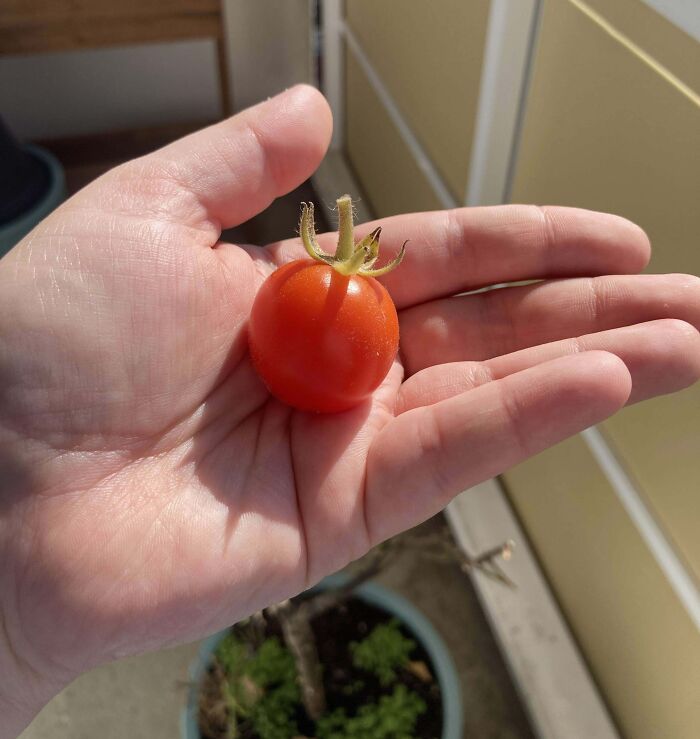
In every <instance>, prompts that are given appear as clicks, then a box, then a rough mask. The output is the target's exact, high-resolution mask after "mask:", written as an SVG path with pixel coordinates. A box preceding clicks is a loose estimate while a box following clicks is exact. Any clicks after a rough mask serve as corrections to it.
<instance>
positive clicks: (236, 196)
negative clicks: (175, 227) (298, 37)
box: [127, 85, 332, 228]
mask: <svg viewBox="0 0 700 739" xmlns="http://www.w3.org/2000/svg"><path fill="white" fill-rule="evenodd" d="M331 128H332V120H331V113H330V109H329V107H328V104H327V103H326V101H325V99H324V98H323V96H322V95H321V93H320V92H318V91H317V90H315V89H314V88H312V87H309V86H308V85H298V86H296V87H293V88H291V89H289V90H286V91H285V92H283V93H281V94H280V95H277V96H276V97H273V98H271V99H270V100H267V101H265V102H263V103H260V104H259V105H255V106H254V107H252V108H248V109H247V110H244V111H243V112H241V113H239V114H238V115H235V116H233V117H232V118H229V119H227V120H225V121H222V122H221V123H217V124H215V125H213V126H209V127H208V128H205V129H203V130H201V131H198V132H196V133H193V134H191V135H190V136H186V137H185V138H183V139H180V140H179V141H176V142H174V143H173V144H170V145H169V146H166V147H164V148H163V149H160V150H158V151H156V152H154V153H153V154H150V155H149V156H147V157H144V158H142V159H139V160H136V161H135V162H132V163H130V165H129V166H131V167H132V168H133V171H134V172H136V173H138V176H139V177H140V178H141V180H142V181H141V186H142V187H149V186H150V188H151V189H152V190H153V193H152V194H153V196H154V197H156V196H158V195H160V197H161V199H163V197H165V198H166V199H167V198H169V199H170V200H171V201H172V204H173V207H177V215H178V217H184V218H187V219H189V221H190V222H191V225H198V224H197V222H201V221H214V222H216V225H217V226H218V227H219V228H229V227H232V226H236V225H238V224H239V223H242V222H243V221H246V220H248V219H249V218H251V217H252V216H254V215H256V214H257V213H259V212H261V211H262V210H264V209H265V208H266V207H267V206H268V205H269V204H270V203H271V202H272V201H273V200H274V199H275V198H276V197H278V196H280V195H283V194H285V193H287V192H289V191H290V190H292V189H294V188H295V187H297V186H298V185H299V184H300V183H302V182H303V181H304V180H305V179H307V178H308V177H309V176H310V175H311V174H312V173H313V172H314V170H315V169H316V167H318V165H319V163H320V162H321V159H322V158H323V155H324V154H325V152H326V149H327V147H328V142H329V141H330V135H331ZM127 172H128V170H127ZM144 173H145V174H144ZM144 177H145V182H144V181H143V179H144ZM149 178H150V180H149ZM164 182H165V183H166V184H165V185H164V184H163V183H164ZM168 184H170V185H173V186H174V189H173V187H170V188H168ZM164 187H165V191H163V188H164ZM181 193H186V194H189V195H190V196H191V198H190V199H189V200H188V199H187V198H183V197H182V196H181Z"/></svg>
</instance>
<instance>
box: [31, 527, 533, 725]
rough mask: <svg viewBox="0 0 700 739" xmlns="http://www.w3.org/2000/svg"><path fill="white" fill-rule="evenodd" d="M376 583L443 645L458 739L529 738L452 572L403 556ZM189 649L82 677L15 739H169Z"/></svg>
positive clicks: (471, 603) (460, 580) (473, 608)
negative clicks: (451, 671) (455, 689)
mask: <svg viewBox="0 0 700 739" xmlns="http://www.w3.org/2000/svg"><path fill="white" fill-rule="evenodd" d="M441 525H442V520H441V517H439V518H437V519H434V520H432V521H429V522H427V523H426V524H423V526H421V527H418V529H415V530H414V531H415V532H416V533H420V534H423V533H425V532H426V531H430V530H433V529H435V528H437V527H439V526H441ZM411 535H413V534H412V532H409V533H408V534H406V535H405V536H411ZM377 580H378V582H380V583H381V584H383V585H385V586H387V587H390V588H392V589H393V590H395V591H397V592H398V593H400V594H401V595H403V596H405V597H407V598H408V599H410V600H411V601H412V602H413V603H414V604H415V605H416V606H417V607H418V608H419V609H420V610H421V611H423V613H424V614H425V615H426V616H427V617H428V618H429V619H430V620H431V621H432V623H433V625H434V626H435V628H436V629H437V630H438V632H439V633H440V634H441V635H442V637H443V639H444V640H445V642H446V644H447V647H448V649H449V651H450V653H451V654H452V657H453V659H454V661H455V664H456V666H457V670H458V673H459V676H460V681H461V686H462V700H463V705H464V720H465V724H464V725H465V730H464V737H465V739H472V738H474V739H532V737H533V734H532V732H531V730H530V728H529V726H528V723H527V719H526V718H525V715H524V713H523V710H522V707H521V705H520V702H519V700H518V696H517V694H516V692H515V690H514V688H513V685H512V684H511V681H510V678H509V676H508V673H507V670H506V668H505V666H504V663H503V660H502V658H501V655H500V653H499V651H498V648H497V646H496V643H495V642H494V639H493V637H492V635H491V632H490V630H489V627H488V624H487V622H486V620H485V617H484V614H483V612H482V610H481V606H480V605H479V602H478V600H477V597H476V594H475V593H474V590H473V588H472V586H471V583H470V581H469V579H468V578H467V577H466V576H465V575H463V574H462V573H461V572H460V570H459V568H458V567H457V566H456V565H454V564H452V563H439V562H434V561H430V560H427V559H426V558H425V557H422V556H420V554H419V553H418V552H416V551H413V550H409V551H407V552H406V553H405V554H403V555H402V556H401V558H400V559H399V560H398V561H397V562H396V563H395V564H394V565H393V566H392V567H391V568H390V569H389V570H387V571H386V572H384V573H382V575H381V576H380V577H379V578H377ZM197 647H198V645H197V644H190V645H187V646H183V647H178V648H176V649H168V650H165V651H162V652H156V653H154V654H149V655H145V656H141V657H132V658H129V659H125V660H121V661H120V662H116V663H113V664H111V665H107V666H105V667H100V668H98V669H96V670H93V671H91V672H90V673H87V674H85V675H82V676H81V677H80V678H78V679H77V680H76V681H75V682H74V683H73V684H72V685H70V686H69V687H68V688H66V689H65V690H64V691H63V692H62V693H61V694H60V695H58V696H57V697H56V698H55V699H54V700H53V701H52V702H51V703H50V704H49V705H48V706H46V707H45V708H44V710H43V711H42V712H41V713H40V714H39V716H38V717H37V718H36V719H35V721H34V722H33V723H32V725H31V726H30V727H29V728H28V729H26V730H25V731H24V732H23V734H22V735H21V739H95V738H96V737H99V738H100V739H124V738H125V737H128V739H166V738H167V739H172V738H173V737H177V736H178V732H179V719H180V712H181V710H182V707H183V705H184V703H185V696H186V692H187V682H186V681H187V669H188V666H189V664H190V662H191V661H192V660H193V659H194V656H195V654H196V652H197Z"/></svg>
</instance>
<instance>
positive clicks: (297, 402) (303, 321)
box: [248, 260, 399, 413]
mask: <svg viewBox="0 0 700 739" xmlns="http://www.w3.org/2000/svg"><path fill="white" fill-rule="evenodd" d="M248 339H249V346H250V353H251V357H252V359H253V363H254V365H255V368H256V370H257V371H258V373H259V374H260V376H261V377H262V379H263V380H264V382H265V384H266V385H267V387H268V388H269V390H270V392H271V393H272V394H273V395H274V396H275V397H277V398H278V399H279V400H281V401H283V402H284V403H286V404H288V405H291V406H293V407H294V408H299V409H301V410H305V411H317V412H323V413H332V412H336V411H343V410H347V409H348V408H352V407H353V406H355V405H358V404H359V403H361V402H362V401H363V400H364V399H365V398H367V397H368V396H369V395H370V394H371V393H372V391H374V390H375V389H376V388H377V387H378V386H379V385H380V383H381V382H382V380H383V379H384V378H385V377H386V374H387V372H388V371H389V368H390V367H391V364H392V362H393V361H394V358H395V356H396V352H397V349H398V345H399V321H398V317H397V315H396V308H395V307H394V303H393V302H392V300H391V298H390V297H389V293H388V292H387V291H386V288H384V286H383V285H381V284H380V283H379V282H377V280H375V279H374V278H373V277H365V276H361V275H357V274H355V275H349V276H348V275H342V274H340V273H339V272H337V271H336V270H335V269H334V268H333V267H331V266H329V265H327V264H323V263H320V262H315V261H312V260H297V261H294V262H290V263H289V264H286V265H284V266H283V267H280V268H279V269H278V270H276V271H275V272H273V273H272V275H270V277H268V278H267V280H265V282H264V283H263V285H262V287H261V288H260V291H259V292H258V295H257V297H256V299H255V302H254V304H253V309H252V311H251V315H250V325H249V337H248Z"/></svg>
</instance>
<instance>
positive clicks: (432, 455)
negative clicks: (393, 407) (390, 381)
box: [365, 352, 631, 542]
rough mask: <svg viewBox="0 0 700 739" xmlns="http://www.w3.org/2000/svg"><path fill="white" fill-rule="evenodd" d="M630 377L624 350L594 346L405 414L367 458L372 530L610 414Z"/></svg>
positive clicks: (403, 522)
mask: <svg viewBox="0 0 700 739" xmlns="http://www.w3.org/2000/svg"><path fill="white" fill-rule="evenodd" d="M630 386H631V379H630V375H629V372H628V371H627V368H626V367H625V365H624V364H623V362H622V360H620V359H619V358H618V357H616V356H614V355H612V354H607V353H605V352H586V353H584V354H577V355H574V356H570V357H562V358H560V359H554V360H552V361H551V362H545V363H544V364H540V365H537V366H535V367H531V368H530V369H526V370H523V371H522V372H517V373H516V374H513V375H510V376H508V377H504V378H503V379H500V380H496V381H494V382H490V383H488V384H486V385H484V386H482V387H479V388H477V389H475V390H472V391H470V392H467V393H462V394H461V395H458V396H456V397H454V398H450V399H448V400H443V401H442V402H440V403H436V404H435V405H430V406H424V407H422V408H415V409H414V410H411V411H408V412H407V413H404V414H402V415H400V416H398V417H397V418H395V419H394V420H393V421H391V422H390V423H389V424H387V425H386V426H385V427H384V428H383V429H382V431H381V432H380V433H379V435H378V436H377V438H376V440H375V442H374V443H373V445H372V448H371V450H370V456H369V459H368V467H367V487H366V500H365V505H366V515H367V525H368V527H369V533H370V536H371V540H372V541H373V542H379V541H382V540H384V539H386V538H388V537H390V536H392V535H394V534H396V533H398V532H399V531H402V530H404V529H407V528H410V527H412V526H415V525H417V524H418V523H420V522H421V521H423V520H425V519H426V518H428V517H430V516H431V515H434V514H435V513H437V512H438V511H439V510H441V509H442V508H443V507H444V506H445V505H446V504H447V503H448V502H449V501H450V499H451V498H453V497H454V496H455V495H457V494H458V493H460V492H461V491H462V490H465V489H467V488H469V487H471V486H473V485H475V484H477V483H478V482H481V481H483V480H486V479H488V478H489V477H493V476H494V475H497V474H499V473H501V472H503V471H504V470H506V469H508V468H510V467H512V466H513V465H515V464H517V463H518V462H521V461H522V460H524V459H527V458H528V457H530V456H532V455H534V454H537V453H538V452H540V451H542V450H544V449H546V448H547V447H549V446H552V445H553V444H556V443H557V442H559V441H562V440H563V439H565V438H567V437H569V436H571V435H573V434H575V433H578V432H579V431H582V430H583V429H585V428H587V427H588V426H591V425H593V424H595V423H598V422H600V421H603V420H604V419H605V418H608V417H609V416H610V415H612V414H613V413H614V412H615V411H617V410H618V409H619V408H621V407H622V406H623V405H624V404H625V401H626V400H627V398H628V396H629V393H630Z"/></svg>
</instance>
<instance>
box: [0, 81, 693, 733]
mask: <svg viewBox="0 0 700 739" xmlns="http://www.w3.org/2000/svg"><path fill="white" fill-rule="evenodd" d="M330 132H331V116H330V112H329V109H328V107H327V105H326V103H325V101H324V100H323V98H322V97H321V96H320V94H319V93H318V92H316V91H314V90H312V89H310V88H307V87H299V88H293V89H292V90H290V91H287V92H286V93H284V94H282V95H281V96H278V97H277V98H273V99H272V100H270V101H267V102H265V103H263V104H261V105H259V106H257V107H255V108H252V109H250V110H248V111H246V112H244V113H242V114H240V115H239V116H236V117H234V118H232V119H229V120H227V121H224V122H222V123H220V124H217V125H215V126H213V127H211V128H208V129H206V130H203V131H201V132H199V133H197V134H194V135H192V136H190V137H187V138H185V139H182V140H180V141H178V142H176V143H174V144H172V145H171V146H168V147H166V148H164V149H161V150H160V151H158V152H155V153H154V154H152V155H149V156H147V157H144V158H142V159H139V160H135V161H133V162H130V163H128V164H126V165H123V166H121V167H118V168H116V169H115V170H113V171H111V172H109V173H108V174H106V175H105V176H104V177H102V178H100V179H99V180H97V181H96V182H94V183H93V184H91V185H90V186H89V187H87V188H86V189H85V190H83V191H82V192H80V193H78V194H77V195H76V196H74V197H73V198H72V199H71V200H69V201H68V202H67V203H65V204H64V205H63V206H61V207H60V208H59V209H58V210H57V211H56V212H54V213H53V214H52V215H51V216H50V217H49V218H47V219H46V220H45V221H44V222H43V223H42V224H40V225H39V226H38V227H37V228H36V229H35V230H34V231H33V232H32V233H31V234H30V235H29V236H28V237H27V238H25V239H24V240H23V241H22V242H21V243H20V244H19V245H18V246H17V247H16V248H15V249H14V250H13V251H12V252H11V253H10V254H9V255H7V256H6V257H5V258H3V259H2V260H1V261H0V380H1V382H0V470H1V474H0V479H1V480H2V488H1V490H0V561H1V562H2V568H0V617H1V620H0V674H2V675H3V678H5V679H3V680H2V682H0V715H2V716H3V719H4V720H3V728H2V729H0V737H2V738H3V739H5V737H11V736H14V735H15V734H17V733H18V732H19V731H20V730H21V728H22V727H23V726H24V725H26V724H27V723H28V722H29V721H30V720H31V718H32V717H33V715H34V714H35V713H36V712H37V711H38V709H39V708H40V707H41V706H42V704H43V703H45V702H46V701H47V700H48V699H49V698H50V697H51V696H52V695H53V694H54V693H56V692H57V691H58V690H60V689H61V688H62V687H63V686H64V685H66V684H67V683H68V682H69V681H70V680H71V679H73V678H74V677H75V676H76V675H77V674H79V673H80V672H82V671H84V670H87V669H89V668H90V667H92V666H94V665H97V664H99V663H102V662H105V661H109V660H112V659H115V658H118V657H121V656H123V655H127V654H133V653H137V652H143V651H147V650H151V649H156V648H158V647H162V646H164V645H170V644H175V643H178V642H183V641H187V640H192V639H195V638H197V637H200V636H202V635H204V634H207V633H211V632H213V631H214V630H216V629H218V628H221V627H223V626H225V625H227V624H230V623H231V622H233V621H235V620H236V619H239V618H242V617H244V616H246V615H248V614H250V613H251V612H252V611H255V610H256V609H259V608H261V607H263V606H265V605H268V604H271V603H273V602H275V601H278V600H280V599H282V598H285V597H288V596H290V595H293V594H295V593H298V592H299V591H301V590H302V589H304V588H306V587H307V586H308V585H310V584H311V583H314V582H316V581H318V580H319V579H320V578H321V577H323V576H324V575H326V574H328V573H330V572H332V571H334V570H336V569H338V568H339V567H341V566H342V565H344V564H345V563H346V562H348V561H350V560H352V559H355V558H357V557H359V556H360V555H362V554H363V553H364V552H366V551H367V549H368V548H369V547H371V546H372V545H374V544H376V543H378V542H380V541H381V540H383V539H385V538H387V537H389V536H391V535H393V534H396V533H397V532H399V531H401V530H403V529H406V528H407V527H410V526H413V525H415V524H417V523H419V522H420V521H422V520H424V519H426V518H427V517H429V516H431V515H432V514H434V513H436V512H437V511H439V510H440V509H441V508H442V507H443V506H444V505H445V504H446V503H447V502H448V501H449V500H450V499H451V498H452V497H453V496H454V495H456V494H457V493H459V492H460V491H462V490H463V489H465V488H467V487H469V486H470V485H473V484H475V483H477V482H479V481H481V480H483V479H485V478H488V477H489V476H492V475H494V474H496V473H498V472H501V471H503V470H504V469H506V468H507V467H509V466H511V465H512V464H515V463H516V462H518V461H520V460H522V459H525V458H526V457H528V456H530V455H532V454H535V453H537V452H538V451H540V450H542V449H545V448H546V447H548V446H550V445H552V444H555V443H556V442H558V441H560V440H562V439H564V438H566V437H567V436H570V435H571V434H574V433H576V432H578V431H580V430H581V429H583V428H586V427H587V426H590V425H591V424H594V423H597V422H599V421H602V420H603V419H605V418H607V417H608V416H610V415H611V414H613V413H615V412H616V411H617V410H618V409H619V408H621V407H622V406H624V405H625V403H627V402H631V401H637V400H643V399H645V398H648V397H651V396H653V395H658V394H661V393H666V392H672V391H675V390H678V389H680V388H683V387H686V386H688V385H689V384H691V383H692V382H694V381H695V380H696V379H697V378H698V376H699V375H700V335H699V334H698V331H697V327H698V325H700V286H699V283H700V280H698V278H695V277H692V276H683V275H680V276H679V275H675V276H668V275H666V276H652V275H645V276H637V275H636V273H637V272H639V271H640V270H641V269H643V267H644V266H645V264H646V263H647V260H648V258H649V243H648V240H647V238H646V236H645V235H644V233H643V232H642V231H641V230H640V229H639V228H638V227H636V226H634V225H633V224H631V223H629V222H628V221H625V220H624V219H621V218H617V217H615V216H611V215H603V214H595V213H589V212H586V211H581V210H576V209H568V208H544V209H542V208H537V207H534V206H507V207H498V208H475V209H469V210H467V209H461V210H457V211H452V212H447V213H446V212H435V213H425V214H414V215H406V216H397V217H394V218H387V219H384V220H383V221H382V226H383V237H382V249H383V254H384V257H383V258H384V259H387V260H388V259H390V258H391V257H392V256H393V255H394V254H396V252H397V251H398V249H399V247H400V244H401V243H402V242H403V241H404V240H405V239H407V238H410V239H411V245H412V248H411V249H410V251H409V252H408V253H407V255H406V258H405V260H404V263H403V264H402V265H401V267H400V268H399V269H398V270H396V271H395V272H393V273H391V274H390V275H387V276H386V277H384V278H382V282H383V284H384V285H385V286H386V287H387V289H388V290H389V291H390V293H391V295H392V297H393V299H394V301H395V303H396V306H397V309H398V310H399V319H400V323H401V346H400V354H399V357H398V358H397V361H396V362H395V363H394V365H393V367H392V369H391V370H390V372H389V374H388V376H387V378H386V380H385V381H384V382H383V383H382V385H381V386H380V387H379V388H378V390H377V391H376V392H375V393H374V395H373V397H372V398H371V400H368V401H367V402H365V403H363V404H362V405H361V406H358V407H357V408H355V409H353V410H351V411H348V412H345V413H341V414H336V415H325V416H316V415H308V414H305V413H301V412H294V411H292V410H290V409H289V408H287V407H285V406H283V405H281V404H280V403H279V402H277V401H275V400H273V399H271V398H270V397H269V396H268V394H267V392H266V390H265V387H264V385H263V384H262V382H261V381H260V380H259V378H258V377H257V375H256V374H255V372H254V371H253V369H252V367H251V364H250V361H249V357H248V354H247V349H246V322H247V319H248V315H249V312H250V308H251V305H252V303H253V299H254V296H255V293H256V290H257V289H258V287H259V286H260V284H261V283H262V281H263V280H264V278H265V277H266V276H267V275H269V274H270V273H271V271H272V270H274V269H275V268H276V266H278V265H280V264H282V263H284V262H287V261H289V260H291V259H294V258H300V257H303V251H302V248H301V245H300V244H299V241H298V239H290V240H288V241H285V242H282V243H278V244H273V245H270V246H268V247H267V248H264V249H258V248H256V247H248V246H244V245H234V244H225V243H222V242H221V241H220V240H219V237H220V232H221V228H223V227H228V226H233V225H234V224H237V223H240V222H242V221H245V220H246V219H248V218H250V217H251V216H253V215H254V214H256V213H258V212H259V211H261V210H263V209H264V208H265V207H266V206H267V205H268V204H269V203H270V202H271V201H272V199H274V198H275V197H276V196H278V195H281V194H282V193H285V192H288V191H289V190H291V189H292V188H294V187H295V186H296V185H297V184H298V183H299V182H301V181H303V180H304V179H305V178H307V177H308V176H309V175H310V174H311V173H312V172H313V171H314V169H315V168H316V167H317V165H318V163H319V162H320V160H321V158H322V156H323V154H324V151H325V149H326V146H327V144H328V141H329V137H330ZM373 227H374V226H373V225H372V224H366V225H365V227H364V229H363V228H358V233H357V235H358V237H359V236H362V235H364V234H365V233H368V232H369V231H370V230H371V229H372V228H373ZM334 240H335V237H334V236H333V235H329V236H326V237H321V238H320V241H321V245H322V246H323V247H325V248H327V249H330V248H332V244H333V242H334ZM604 275H608V276H604ZM527 279H542V280H543V282H541V283H539V284H538V285H536V286H531V287H528V288H508V289H506V290H504V291H502V292H500V293H498V294H490V293H477V294H473V295H470V296H468V297H451V296H454V295H456V294H457V293H463V292H465V291H467V290H470V289H473V288H476V287H480V286H483V285H488V284H493V283H500V282H504V281H508V280H527ZM8 678H9V679H8Z"/></svg>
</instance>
